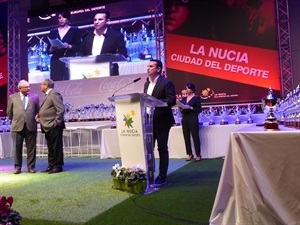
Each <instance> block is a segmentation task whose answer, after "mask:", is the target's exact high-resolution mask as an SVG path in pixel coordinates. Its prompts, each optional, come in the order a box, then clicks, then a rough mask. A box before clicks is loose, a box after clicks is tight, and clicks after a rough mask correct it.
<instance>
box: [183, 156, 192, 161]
mask: <svg viewBox="0 0 300 225" xmlns="http://www.w3.org/2000/svg"><path fill="white" fill-rule="evenodd" d="M193 158H194V155H188V157H187V158H186V160H185V161H191V160H192V159H193Z"/></svg>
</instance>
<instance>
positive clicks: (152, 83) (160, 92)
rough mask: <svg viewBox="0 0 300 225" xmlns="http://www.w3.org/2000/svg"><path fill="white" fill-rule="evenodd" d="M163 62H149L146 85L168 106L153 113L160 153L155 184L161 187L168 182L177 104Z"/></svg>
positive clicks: (154, 132)
mask: <svg viewBox="0 0 300 225" xmlns="http://www.w3.org/2000/svg"><path fill="white" fill-rule="evenodd" d="M162 67H163V65H162V62H161V61H160V60H155V59H152V60H150V62H149V63H148V66H147V73H148V78H147V81H146V83H145V85H144V93H147V94H149V95H151V96H153V97H155V98H157V99H159V100H161V101H163V102H166V103H167V105H168V106H167V107H156V108H155V109H154V113H153V141H154V143H155V140H157V146H158V153H159V160H160V161H159V175H158V176H157V178H156V179H155V181H154V185H155V186H157V187H159V186H161V185H163V184H165V183H166V178H167V172H168V167H169V151H168V139H169V132H170V129H171V127H172V126H173V125H174V124H175V120H174V117H173V113H172V108H171V107H172V106H174V105H175V104H176V95H175V87H174V84H173V82H172V81H170V80H169V79H167V78H165V77H164V76H163V75H162Z"/></svg>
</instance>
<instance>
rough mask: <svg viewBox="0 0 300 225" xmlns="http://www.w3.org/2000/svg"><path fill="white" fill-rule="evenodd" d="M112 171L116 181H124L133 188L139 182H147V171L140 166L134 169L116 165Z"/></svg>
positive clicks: (133, 167) (135, 166)
mask: <svg viewBox="0 0 300 225" xmlns="http://www.w3.org/2000/svg"><path fill="white" fill-rule="evenodd" d="M112 169H113V170H112V171H111V176H112V177H113V178H114V179H119V180H124V181H125V182H127V185H128V186H133V185H134V184H135V183H137V182H138V181H143V182H145V181H146V180H147V176H146V171H145V170H144V169H143V168H142V166H141V165H138V164H137V165H134V166H132V167H126V166H120V165H119V164H115V165H114V166H113V167H112Z"/></svg>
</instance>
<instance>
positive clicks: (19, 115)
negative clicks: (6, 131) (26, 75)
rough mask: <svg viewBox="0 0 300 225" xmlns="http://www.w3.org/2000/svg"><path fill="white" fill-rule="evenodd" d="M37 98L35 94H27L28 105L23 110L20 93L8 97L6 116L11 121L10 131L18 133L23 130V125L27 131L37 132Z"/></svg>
mask: <svg viewBox="0 0 300 225" xmlns="http://www.w3.org/2000/svg"><path fill="white" fill-rule="evenodd" d="M39 105H40V103H39V97H38V96H37V95H36V94H33V93H29V94H28V103H27V107H26V109H24V106H23V103H22V100H21V96H20V93H19V92H18V93H15V94H12V95H11V96H9V98H8V104H7V110H6V113H7V116H8V117H9V119H11V120H12V124H11V130H12V131H15V132H19V131H22V130H23V127H24V123H26V127H27V129H28V130H29V131H37V122H36V120H35V116H36V115H37V114H38V112H39Z"/></svg>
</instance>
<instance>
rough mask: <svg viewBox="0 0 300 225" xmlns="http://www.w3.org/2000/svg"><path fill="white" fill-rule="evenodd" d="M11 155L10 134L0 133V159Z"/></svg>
mask: <svg viewBox="0 0 300 225" xmlns="http://www.w3.org/2000/svg"><path fill="white" fill-rule="evenodd" d="M11 155H12V136H11V133H10V132H4V133H0V159H2V158H6V157H10V156H11Z"/></svg>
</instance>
